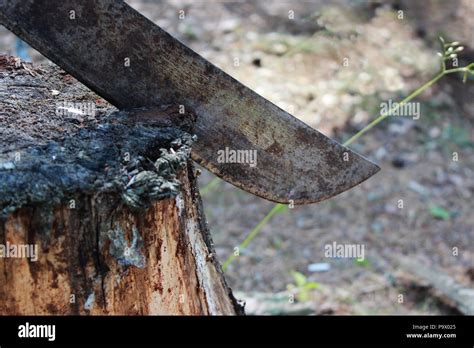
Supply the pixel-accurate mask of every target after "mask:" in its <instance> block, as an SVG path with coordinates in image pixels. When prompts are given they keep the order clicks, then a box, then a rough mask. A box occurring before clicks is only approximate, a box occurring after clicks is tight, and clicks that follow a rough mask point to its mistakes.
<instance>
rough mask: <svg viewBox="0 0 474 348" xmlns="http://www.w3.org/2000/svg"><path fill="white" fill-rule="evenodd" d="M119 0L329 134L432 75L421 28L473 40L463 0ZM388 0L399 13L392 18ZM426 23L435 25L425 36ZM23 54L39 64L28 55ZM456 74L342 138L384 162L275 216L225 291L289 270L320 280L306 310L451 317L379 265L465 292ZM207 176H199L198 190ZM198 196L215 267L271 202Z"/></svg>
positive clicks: (279, 280) (461, 100)
mask: <svg viewBox="0 0 474 348" xmlns="http://www.w3.org/2000/svg"><path fill="white" fill-rule="evenodd" d="M128 3H129V4H131V5H132V6H133V7H134V8H136V9H137V10H139V11H140V12H142V13H143V14H145V15H146V16H147V17H149V18H150V19H151V20H153V21H154V22H155V23H157V24H158V25H160V26H162V27H163V28H164V29H166V30H168V31H169V32H170V33H171V34H173V35H175V36H177V37H178V38H179V39H181V40H182V41H183V42H185V43H186V44H188V45H189V46H190V47H192V48H193V49H194V50H196V51H197V52H199V53H200V54H201V55H203V56H204V57H206V58H207V59H209V60H210V61H212V62H213V63H215V64H216V65H218V66H219V67H220V68H222V69H223V70H225V71H226V72H228V73H229V74H231V75H232V76H234V77H235V78H237V79H238V80H240V81H241V82H243V83H244V84H246V85H247V86H249V87H251V88H253V89H255V90H256V91H257V92H258V93H260V94H261V95H263V96H264V97H266V98H268V99H269V100H271V101H272V102H274V103H276V104H277V105H279V106H280V107H282V108H283V109H285V110H287V111H288V112H290V113H292V114H294V115H295V116H297V117H299V118H301V119H302V120H304V121H305V122H307V123H308V124H310V125H311V126H313V127H315V128H317V129H318V130H320V131H322V132H324V133H325V134H327V135H329V136H332V137H334V138H336V139H338V140H340V141H343V140H345V139H347V138H348V137H349V136H350V135H352V134H354V133H355V132H356V131H357V130H358V129H360V128H362V127H363V126H364V125H365V124H367V123H368V122H369V121H370V120H372V119H373V118H375V117H376V116H378V114H379V112H380V103H381V102H383V101H387V100H389V99H391V100H393V101H398V100H401V99H402V98H403V97H405V96H406V95H408V94H409V93H410V92H411V91H412V90H413V89H414V88H417V87H419V86H421V85H422V84H423V83H424V82H426V81H428V80H429V79H430V78H431V77H432V76H434V75H435V74H436V72H437V69H438V57H437V56H436V50H437V46H436V43H435V42H433V40H432V38H433V37H436V36H437V35H438V34H440V33H444V35H453V33H455V34H457V35H459V36H461V38H460V39H462V40H464V41H465V43H466V44H467V45H468V49H467V51H468V54H469V52H472V49H473V47H474V44H473V42H474V38H473V37H472V36H471V37H470V35H469V33H472V31H469V30H466V29H465V23H468V24H469V22H467V20H466V19H462V18H471V20H472V18H474V13H473V16H469V13H472V12H469V11H471V10H473V7H472V6H470V5H469V3H468V2H465V1H458V3H459V4H458V5H459V7H460V6H461V5H462V6H465V7H464V10H463V11H453V7H452V6H450V8H449V11H450V15H449V16H446V17H445V18H446V20H450V21H452V22H449V23H444V22H442V23H440V22H435V19H430V20H428V19H426V18H424V17H420V16H423V11H420V5H419V3H423V4H426V3H428V2H426V1H421V0H419V1H413V3H418V6H408V5H406V4H405V5H406V9H405V8H404V7H403V5H404V4H403V1H402V2H401V4H397V3H399V2H397V1H393V2H392V3H393V4H394V6H389V5H383V6H382V5H381V4H380V3H379V2H376V1H374V2H370V3H366V2H364V1H351V2H349V1H343V0H341V1H298V2H296V1H276V0H275V1H235V2H230V1H203V0H201V1H182V0H180V1H178V0H169V1H159V2H158V1H146V0H130V1H128ZM429 3H430V4H431V3H432V4H434V5H436V4H438V2H437V1H432V2H429ZM397 6H402V7H401V8H402V9H404V18H402V19H400V18H399V13H398V12H397V10H399V9H400V7H397ZM429 7H430V6H428V5H426V8H427V10H426V11H429V10H428V8H429ZM181 11H184V12H181ZM466 13H467V14H466ZM183 15H184V17H183ZM457 15H460V16H462V18H461V19H460V18H457V17H456V16H457ZM180 16H181V17H182V19H180ZM430 18H432V16H431V17H430ZM440 18H441V19H436V20H438V21H442V18H443V16H441V17H440ZM462 20H464V21H465V22H462ZM433 22H434V23H435V25H434V24H433ZM457 23H458V24H459V27H457V26H456V25H457ZM463 23H464V24H463ZM471 24H472V23H471ZM447 27H449V28H453V29H452V30H451V29H450V30H449V31H448V32H447V30H446V28H447ZM438 28H439V29H440V30H439V31H440V33H436V32H434V31H436V30H437V29H438ZM420 35H421V36H420ZM450 39H452V40H454V39H458V37H451V38H450ZM12 48H14V37H13V35H11V34H9V33H7V31H6V30H5V29H4V28H1V31H0V52H1V53H2V54H5V53H8V54H13V53H14V52H13V49H12ZM30 54H31V56H32V57H33V60H34V61H36V62H41V61H44V58H42V57H41V56H40V55H39V54H38V53H37V52H34V51H33V50H30ZM471 61H472V57H471ZM462 63H463V62H462V61H461V62H460V64H462ZM459 80H460V77H459V76H451V77H450V78H446V79H445V80H443V82H442V83H441V84H438V85H436V86H435V87H433V88H432V89H431V90H430V91H428V92H427V93H425V94H423V96H422V97H421V98H419V99H418V100H419V101H421V102H422V103H421V118H420V119H419V120H413V119H411V118H408V117H400V118H398V117H392V118H390V119H389V120H386V121H385V122H384V123H383V124H382V125H380V126H379V127H378V128H376V129H374V130H372V131H371V132H370V133H368V134H366V135H365V136H364V137H363V138H361V139H360V140H359V141H358V142H357V143H354V144H353V145H352V146H351V147H352V148H353V149H355V150H356V151H358V152H360V153H362V154H364V155H365V156H366V157H368V158H370V159H371V160H373V161H375V162H376V163H378V164H379V165H380V166H381V168H382V171H381V172H380V173H378V174H377V175H376V176H375V177H373V178H371V179H370V180H368V181H367V182H365V183H363V184H362V185H360V186H358V187H356V188H354V189H352V190H350V191H348V192H345V193H343V194H341V195H339V196H337V197H335V198H333V199H331V200H328V201H325V202H322V203H320V204H315V205H309V206H303V207H296V208H294V209H291V210H288V211H286V212H285V213H282V214H279V215H277V216H275V217H274V218H273V219H272V220H271V221H270V222H269V223H268V224H267V225H265V226H264V228H263V229H262V231H261V233H260V235H259V236H257V238H256V239H255V240H254V241H252V243H251V244H250V246H249V248H248V249H246V250H244V251H242V253H241V255H240V256H239V257H238V258H237V259H236V260H235V262H234V263H233V264H232V265H231V266H230V267H229V269H228V270H227V272H226V276H227V278H228V281H229V283H230V285H231V286H232V288H233V289H234V290H237V291H243V292H245V293H254V292H263V293H280V292H282V291H285V290H286V289H287V285H288V284H290V283H294V282H295V280H294V279H293V275H292V272H294V271H298V272H300V273H302V274H304V275H305V276H306V277H307V279H308V281H314V282H317V283H318V284H319V287H318V288H317V289H315V290H312V291H311V294H310V296H309V298H308V300H310V301H312V306H313V307H314V310H315V312H316V313H326V314H426V313H429V314H438V313H453V310H452V309H451V308H449V307H446V306H444V305H442V304H441V303H439V301H437V300H436V299H434V298H433V297H432V296H430V294H429V292H428V291H426V289H424V288H423V287H411V286H408V285H407V284H406V283H403V282H400V281H399V273H400V270H398V269H396V268H395V267H393V266H392V264H390V263H389V262H386V261H387V260H388V259H390V258H399V257H409V258H414V259H417V260H419V261H420V262H422V263H423V264H425V265H428V266H432V267H436V268H439V269H440V270H442V271H444V272H446V273H448V274H450V275H451V276H452V277H453V278H454V279H455V280H457V281H458V282H459V283H461V284H463V285H465V286H466V287H471V288H472V287H473V285H474V277H473V274H474V216H473V215H471V214H472V208H473V203H472V200H473V194H474V132H473V122H474V98H473V95H474V93H473V91H474V89H473V88H474V87H472V86H473V85H474V81H472V80H471V81H469V83H470V86H466V85H462V84H461V83H460V82H459ZM453 152H456V153H457V154H458V157H459V160H458V161H457V162H456V161H453ZM212 179H213V176H212V175H211V174H209V173H207V172H205V171H204V173H203V175H202V177H201V186H202V187H206V185H207V184H208V183H209V182H210V181H211V180H212ZM203 199H204V204H205V212H206V216H207V218H208V221H209V227H210V229H211V231H212V234H213V237H214V241H215V247H216V250H217V253H218V257H219V259H220V260H221V262H223V261H224V260H225V259H226V258H227V257H228V256H229V255H230V254H231V253H232V252H233V248H234V247H235V246H237V245H238V244H239V243H240V242H242V241H243V239H244V238H245V236H246V234H247V233H248V232H249V231H250V230H251V229H252V228H253V227H254V226H255V225H256V224H257V223H258V222H259V221H260V220H261V219H262V218H263V217H264V216H265V214H266V213H267V212H268V211H269V210H270V209H271V208H272V206H273V205H272V203H269V202H266V201H264V200H261V199H259V198H257V197H255V196H252V195H249V194H247V193H245V192H243V191H241V190H239V189H237V188H235V187H233V186H232V185H229V184H226V183H224V182H220V183H219V184H218V185H217V186H213V187H211V188H209V189H206V191H205V193H204V194H203ZM399 200H403V208H402V209H400V208H399V207H398V205H399ZM333 241H336V242H337V243H350V244H353V243H360V244H363V245H364V246H365V253H366V257H367V261H365V262H359V263H357V262H355V261H354V260H353V259H327V258H325V257H324V246H325V245H326V244H331V243H332V242H333ZM453 248H458V251H459V253H458V254H457V255H453ZM321 262H322V263H328V264H329V265H330V269H329V271H326V272H314V273H312V272H309V271H308V265H310V264H312V263H321ZM399 294H403V295H404V302H403V303H399V302H398V295H399ZM242 296H246V295H245V294H244V295H242ZM243 299H244V300H245V298H243Z"/></svg>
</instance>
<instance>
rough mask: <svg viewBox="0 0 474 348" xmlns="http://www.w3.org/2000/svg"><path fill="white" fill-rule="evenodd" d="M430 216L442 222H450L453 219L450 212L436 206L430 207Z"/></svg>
mask: <svg viewBox="0 0 474 348" xmlns="http://www.w3.org/2000/svg"><path fill="white" fill-rule="evenodd" d="M430 214H431V216H433V217H434V218H436V219H440V220H448V219H449V218H450V217H451V213H450V212H449V211H447V210H446V209H444V208H442V207H439V206H436V205H432V206H431V207H430Z"/></svg>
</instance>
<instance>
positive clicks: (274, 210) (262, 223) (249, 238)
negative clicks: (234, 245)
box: [222, 203, 286, 271]
mask: <svg viewBox="0 0 474 348" xmlns="http://www.w3.org/2000/svg"><path fill="white" fill-rule="evenodd" d="M282 206H284V205H283V204H280V203H277V204H275V206H274V207H273V208H272V210H270V211H269V212H268V214H267V215H265V217H264V218H263V219H262V220H261V221H260V222H259V223H258V224H257V226H255V227H254V228H253V229H252V231H250V233H249V235H248V236H247V238H245V240H244V241H243V242H242V243H241V244H240V245H239V250H240V249H245V248H246V247H247V246H248V245H249V244H250V242H251V241H252V240H253V239H254V238H255V237H256V236H257V234H258V233H259V232H260V230H261V229H262V227H263V226H265V224H266V223H267V222H268V220H270V219H271V218H272V217H273V215H275V214H276V213H277V212H278V211H279V210H280V209H282ZM285 207H286V206H285ZM236 257H237V255H235V254H232V255H231V256H229V257H228V258H227V260H225V262H224V263H223V265H222V270H223V271H225V270H226V269H227V267H229V265H230V264H231V263H232V261H234V259H235V258H236Z"/></svg>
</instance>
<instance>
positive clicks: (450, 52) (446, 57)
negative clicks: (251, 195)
mask: <svg viewBox="0 0 474 348" xmlns="http://www.w3.org/2000/svg"><path fill="white" fill-rule="evenodd" d="M439 40H440V42H441V51H442V52H438V56H439V57H440V65H441V68H440V71H439V72H438V74H436V75H435V76H434V77H433V78H432V79H431V80H429V81H428V82H426V83H425V84H424V85H422V86H421V87H419V88H417V89H416V90H415V91H413V92H412V93H411V94H410V95H408V96H407V97H406V98H405V99H403V100H402V101H401V102H400V103H397V104H395V106H394V107H392V108H391V109H390V110H389V111H388V112H386V113H384V114H382V115H380V116H378V117H377V118H376V119H374V120H373V121H372V122H370V123H369V124H368V125H367V126H365V127H364V128H363V129H361V130H360V131H359V132H357V133H356V134H355V135H353V136H352V137H351V138H349V139H348V140H346V141H345V142H344V143H343V144H344V146H348V145H350V144H352V143H353V142H355V141H356V140H357V139H359V138H360V137H361V136H362V135H364V134H365V133H366V132H368V131H369V130H371V129H372V128H374V127H375V126H376V125H378V124H379V123H380V122H382V121H383V120H385V119H386V118H387V117H388V116H389V115H393V114H394V113H395V112H396V111H397V110H398V109H399V108H400V107H401V106H403V105H404V104H406V103H408V102H409V101H411V100H412V99H414V98H416V97H417V96H419V95H420V94H422V93H423V92H424V91H426V90H427V89H428V88H430V87H431V86H433V85H434V84H435V83H436V82H438V81H439V80H440V79H441V78H443V77H444V76H446V75H449V74H454V73H462V74H463V82H464V83H466V81H467V77H468V76H474V62H471V63H470V64H468V65H466V66H464V67H448V66H447V62H448V61H450V60H451V61H452V62H454V61H456V62H457V58H458V54H459V53H460V52H462V51H463V50H464V47H463V46H460V43H459V42H457V41H454V42H449V43H447V42H446V41H445V40H444V39H443V38H442V37H440V38H439ZM287 209H288V206H286V205H284V204H280V203H277V204H276V205H275V206H274V207H273V209H272V210H270V212H268V214H267V215H266V216H265V217H264V218H263V219H262V220H261V221H260V222H259V223H258V224H257V226H255V227H254V228H253V229H252V231H251V232H250V233H249V235H248V236H247V237H246V238H245V240H244V242H243V243H242V244H241V245H240V247H246V246H247V245H248V244H250V242H251V241H252V240H253V239H254V238H255V237H256V236H257V235H258V233H259V232H260V230H261V229H262V227H263V226H265V224H266V223H267V222H268V221H269V220H270V219H271V217H272V216H273V215H275V213H276V212H277V211H278V212H282V211H285V210H287ZM432 214H433V213H432ZM443 216H445V215H443ZM235 258H236V256H235V254H233V255H231V256H229V258H227V260H226V261H225V262H224V264H223V269H224V271H225V270H226V269H227V267H228V266H229V265H230V264H231V263H232V261H234V259H235Z"/></svg>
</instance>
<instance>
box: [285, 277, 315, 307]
mask: <svg viewBox="0 0 474 348" xmlns="http://www.w3.org/2000/svg"><path fill="white" fill-rule="evenodd" d="M292 275H293V280H294V281H295V283H294V284H288V285H287V288H288V290H289V291H291V292H295V294H296V299H297V300H298V301H300V302H304V301H308V300H309V295H310V293H311V291H312V290H315V289H317V288H319V283H317V282H312V281H308V279H307V278H306V276H305V275H304V274H302V273H300V272H292Z"/></svg>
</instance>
